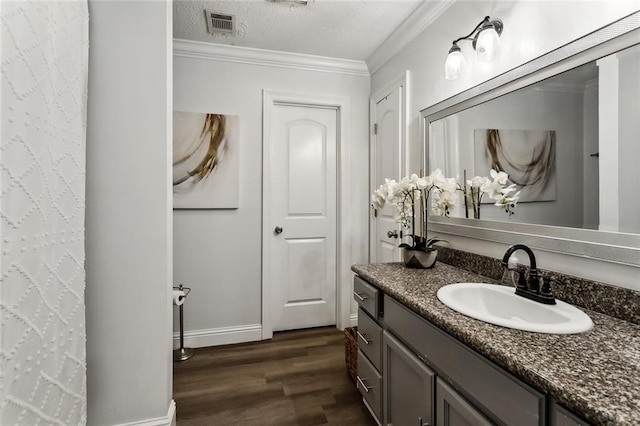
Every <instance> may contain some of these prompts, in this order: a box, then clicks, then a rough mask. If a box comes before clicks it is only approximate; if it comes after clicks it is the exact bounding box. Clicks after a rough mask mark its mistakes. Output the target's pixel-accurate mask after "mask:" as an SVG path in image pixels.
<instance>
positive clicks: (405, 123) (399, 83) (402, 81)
mask: <svg viewBox="0 0 640 426" xmlns="http://www.w3.org/2000/svg"><path fill="white" fill-rule="evenodd" d="M398 87H400V88H402V105H403V108H402V111H401V113H402V118H401V123H402V125H401V126H400V131H401V143H400V151H401V152H400V176H404V175H405V174H406V173H407V170H408V168H409V147H408V138H407V135H408V133H409V117H410V116H411V114H409V93H410V92H409V70H405V71H403V72H402V73H400V74H399V75H398V76H397V77H396V78H394V79H393V80H391V81H389V82H388V83H387V84H386V85H385V86H383V88H382V89H380V90H378V91H376V92H375V93H374V94H373V95H371V97H370V98H369V120H371V122H370V123H369V194H373V191H375V190H376V189H377V187H375V186H376V183H375V182H373V180H372V178H371V176H372V173H373V170H374V169H375V164H376V163H375V161H376V158H375V154H376V152H377V151H376V149H375V141H376V135H375V133H374V124H375V123H376V105H377V104H378V102H379V101H381V100H382V98H384V97H385V96H387V95H388V94H389V93H390V92H391V91H392V90H395V89H396V88H398ZM369 200H371V197H369ZM373 219H374V217H373V209H372V208H371V206H369V252H368V255H369V262H371V260H372V259H371V250H372V244H373V243H374V240H375V238H376V235H375V231H374V229H373V226H372V224H371V222H372V221H373Z"/></svg>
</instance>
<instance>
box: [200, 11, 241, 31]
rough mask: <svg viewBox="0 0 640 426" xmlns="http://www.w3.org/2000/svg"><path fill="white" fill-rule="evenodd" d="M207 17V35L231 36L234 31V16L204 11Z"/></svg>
mask: <svg viewBox="0 0 640 426" xmlns="http://www.w3.org/2000/svg"><path fill="white" fill-rule="evenodd" d="M204 13H205V15H206V17H207V31H208V32H209V34H233V33H234V31H235V29H236V17H235V15H229V14H228V13H218V12H214V11H213V10H205V11H204Z"/></svg>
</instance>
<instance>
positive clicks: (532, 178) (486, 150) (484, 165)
mask: <svg viewBox="0 0 640 426" xmlns="http://www.w3.org/2000/svg"><path fill="white" fill-rule="evenodd" d="M555 139H556V132H555V131H553V130H507V129H475V130H474V142H475V143H474V145H475V164H474V166H475V170H474V173H473V175H474V176H489V171H490V170H491V169H494V170H496V171H500V172H505V173H507V174H508V175H509V183H515V184H516V185H517V188H518V190H520V191H521V193H520V200H519V202H521V203H522V202H528V201H552V200H555V199H556V181H557V177H556V161H555V153H556V146H555V145H556V140H555ZM483 202H485V203H489V202H492V200H490V199H488V198H485V199H483Z"/></svg>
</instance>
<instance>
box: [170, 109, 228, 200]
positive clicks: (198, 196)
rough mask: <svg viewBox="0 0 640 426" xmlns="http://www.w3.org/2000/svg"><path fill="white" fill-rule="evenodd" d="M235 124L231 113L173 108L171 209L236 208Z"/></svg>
mask: <svg viewBox="0 0 640 426" xmlns="http://www.w3.org/2000/svg"><path fill="white" fill-rule="evenodd" d="M238 127H239V120H238V117H237V116H234V115H223V114H211V113H196V112H184V111H174V113H173V204H174V208H177V209H188V208H205V209H206V208H210V209H213V208H237V207H238V191H239V182H238V180H239V169H238V165H239V155H238V143H239V140H238Z"/></svg>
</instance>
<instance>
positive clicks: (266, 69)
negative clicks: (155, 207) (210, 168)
mask: <svg viewBox="0 0 640 426" xmlns="http://www.w3.org/2000/svg"><path fill="white" fill-rule="evenodd" d="M369 85H370V80H369V77H368V76H360V75H349V74H344V73H336V72H326V71H315V70H314V71H312V70H308V69H303V68H295V67H279V66H269V65H256V64H247V63H237V62H232V61H225V60H221V59H214V58H209V59H201V58H191V57H182V56H175V58H174V92H175V95H174V96H175V99H174V105H175V109H176V110H180V111H195V112H215V113H224V114H233V115H238V116H239V121H240V131H239V134H240V147H239V151H240V205H239V208H238V209H227V210H220V209H218V210H175V211H174V214H173V223H174V239H175V249H174V255H173V261H174V281H175V282H176V283H184V284H185V285H186V286H189V287H191V288H192V291H193V293H192V296H191V297H189V298H188V299H187V302H186V304H185V330H186V335H187V337H186V339H185V341H186V345H187V346H190V347H200V346H211V345H218V344H226V343H235V342H241V341H249V340H259V339H260V338H261V322H262V281H261V280H262V276H261V274H262V264H261V259H262V175H263V170H262V113H263V111H262V110H263V104H262V102H263V98H262V97H263V90H264V89H268V90H278V91H283V92H290V93H303V94H317V95H320V96H346V97H349V99H350V102H351V117H350V122H351V128H350V129H349V132H350V135H349V156H348V158H347V159H346V161H347V162H348V163H347V165H346V167H345V169H346V173H348V174H349V176H348V180H349V182H350V188H349V191H350V192H349V193H350V194H353V196H352V197H350V203H351V204H350V206H349V209H350V211H351V212H352V217H351V218H350V221H351V222H350V223H347V224H346V225H345V226H346V227H347V229H348V230H349V231H348V232H349V235H350V240H351V253H350V254H349V257H350V258H351V262H352V263H362V262H366V261H367V239H368V221H367V218H368V213H369V210H368V206H369V203H368V198H369V196H368V172H367V171H368V160H367V159H368V145H369V140H368V134H367V129H368V125H367V123H368V108H369V103H368V102H369ZM350 266H351V265H344V268H346V269H348V268H349V267H350ZM344 272H345V271H338V273H339V274H343V273H344ZM346 272H347V273H350V271H346ZM349 283H350V281H349ZM353 312H354V313H355V309H353ZM174 330H178V322H177V309H176V313H175V314H174Z"/></svg>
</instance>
